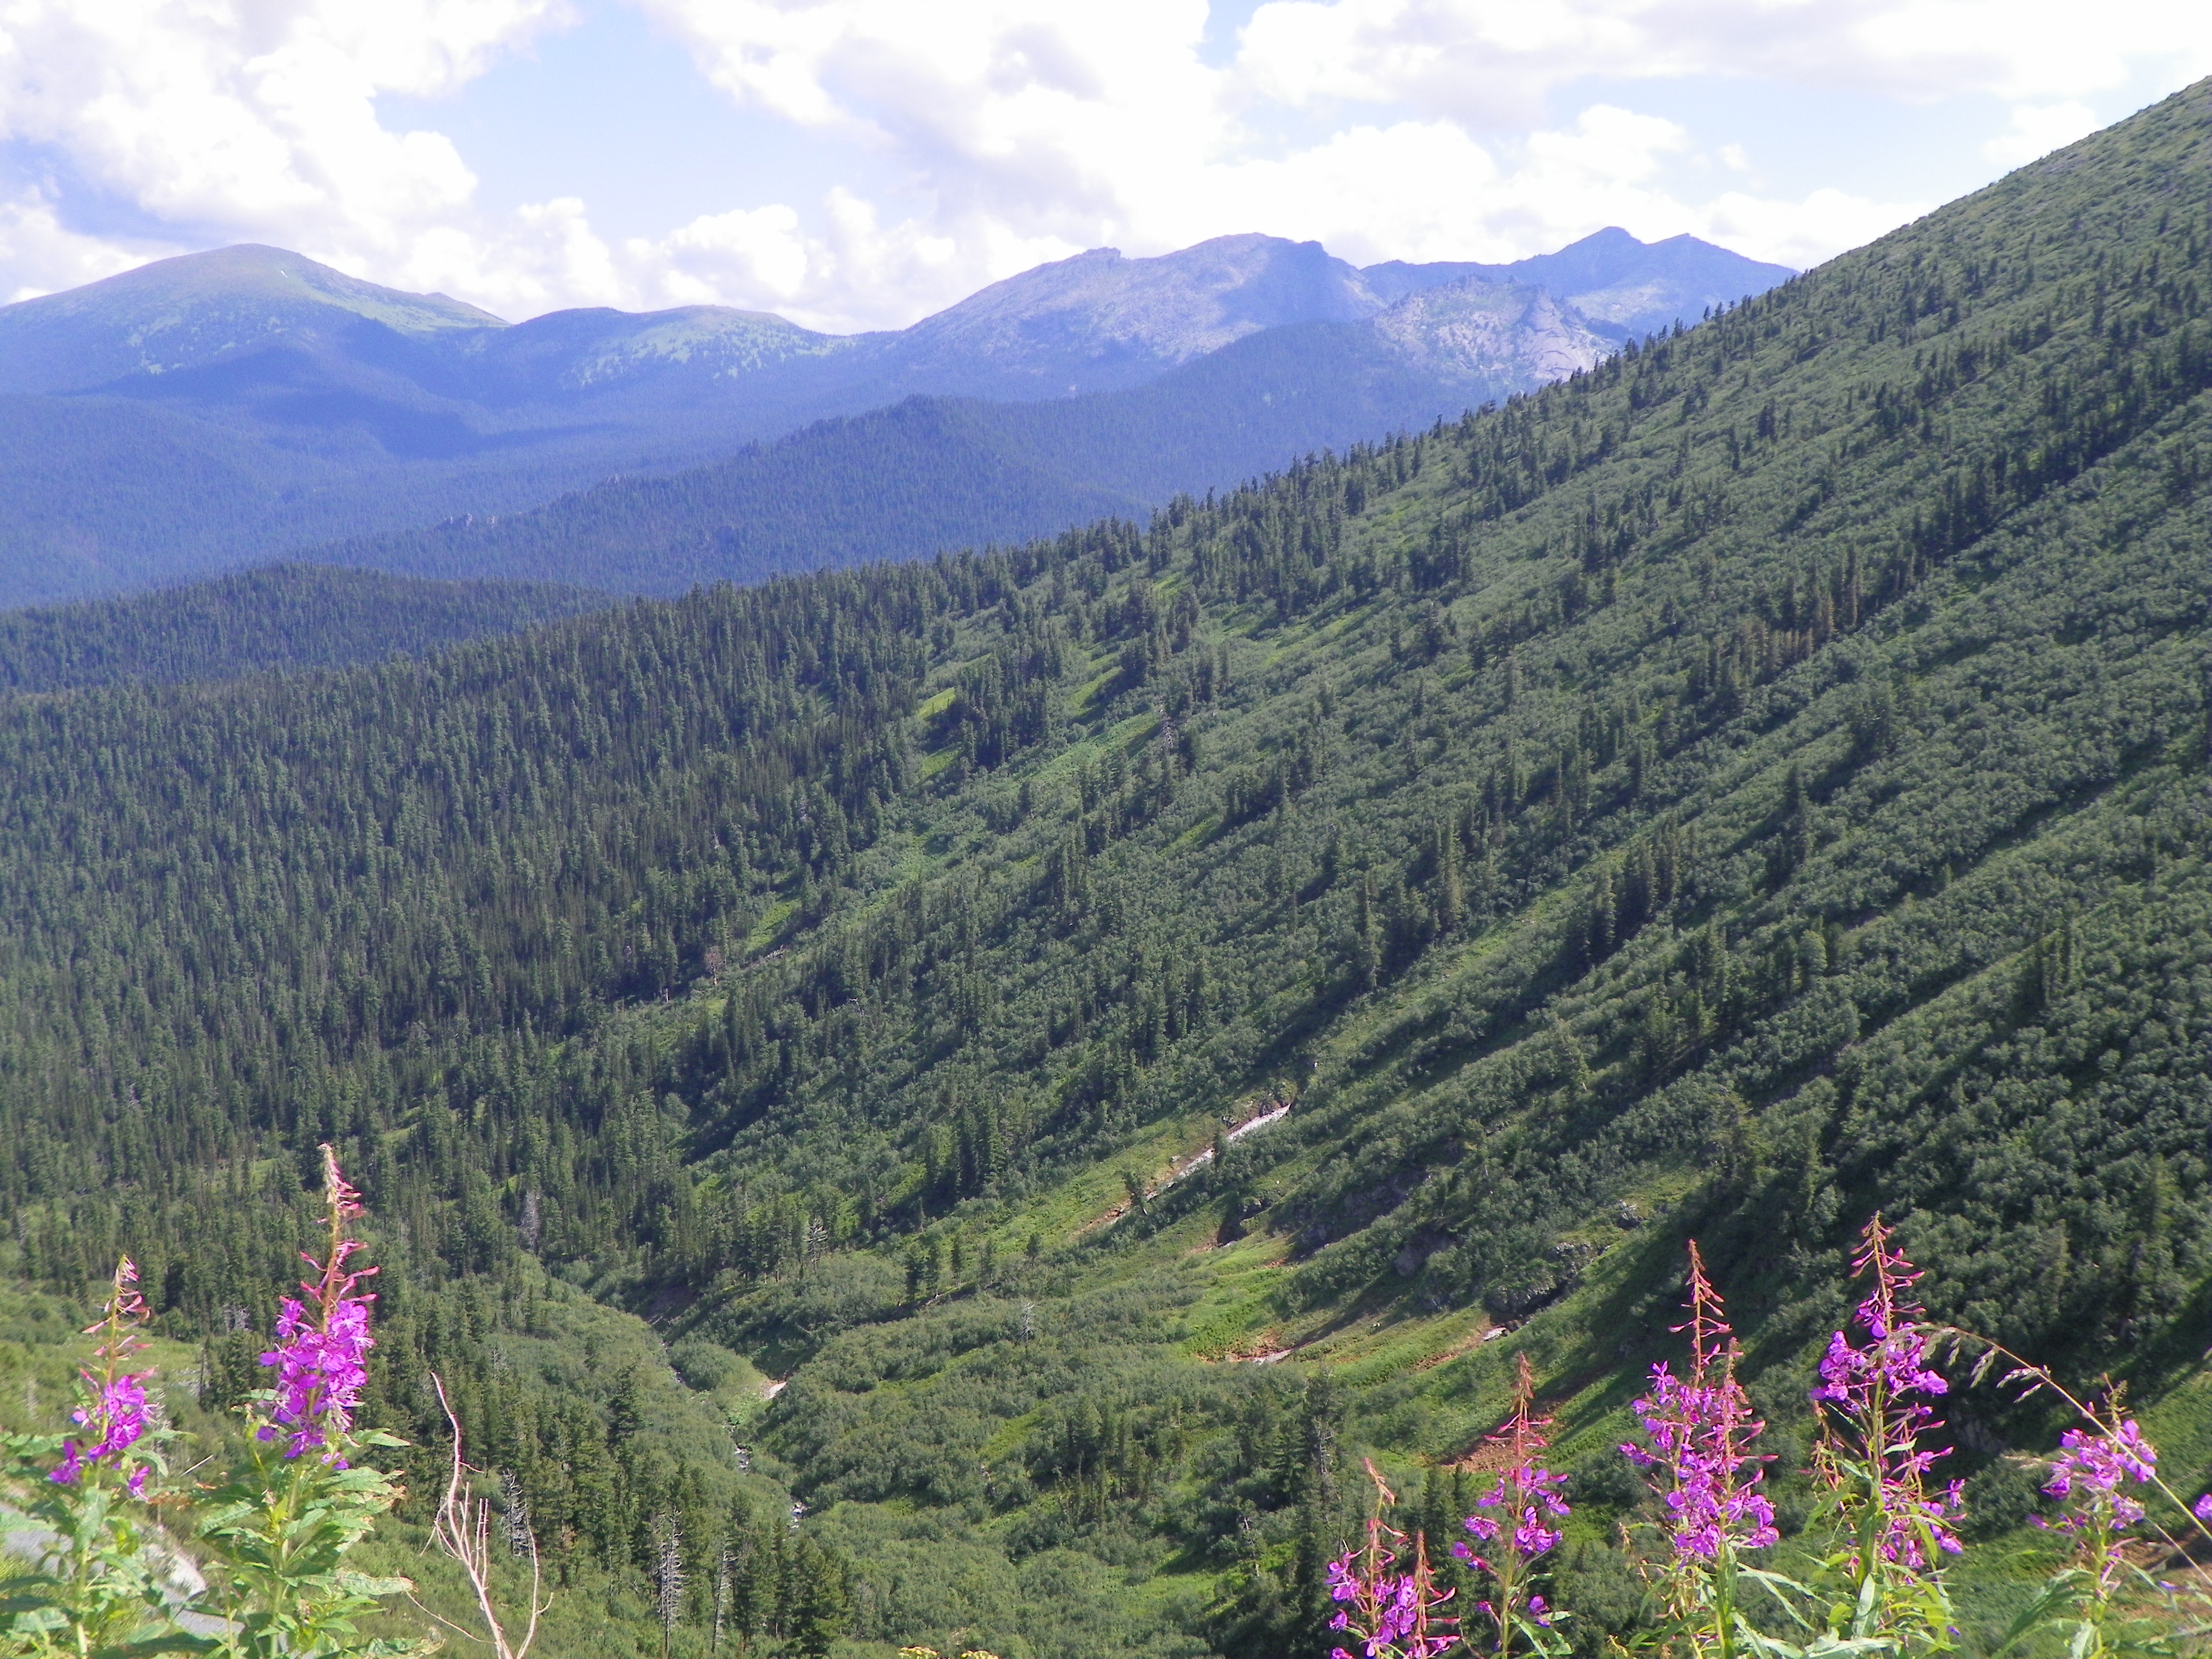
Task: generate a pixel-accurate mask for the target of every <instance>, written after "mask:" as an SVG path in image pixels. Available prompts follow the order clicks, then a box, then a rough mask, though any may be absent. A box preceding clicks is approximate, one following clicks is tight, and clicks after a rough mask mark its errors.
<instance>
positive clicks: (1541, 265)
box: [1359, 225, 1797, 343]
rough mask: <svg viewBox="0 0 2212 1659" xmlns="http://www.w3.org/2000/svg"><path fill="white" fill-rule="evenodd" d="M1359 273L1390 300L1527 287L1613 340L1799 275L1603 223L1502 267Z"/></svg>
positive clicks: (1687, 318) (1684, 239)
mask: <svg viewBox="0 0 2212 1659" xmlns="http://www.w3.org/2000/svg"><path fill="white" fill-rule="evenodd" d="M1359 274H1360V276H1361V277H1362V278H1363V279H1364V281H1365V282H1366V283H1367V284H1368V285H1369V286H1370V288H1371V289H1374V290H1375V292H1376V294H1377V295H1380V296H1381V297H1383V298H1384V299H1388V300H1396V299H1401V298H1402V297H1404V296H1405V295H1408V294H1415V293H1419V291H1421V290H1422V289H1426V288H1434V287H1437V286H1440V285H1441V284H1443V283H1449V282H1458V281H1461V280H1462V279H1464V278H1467V277H1470V276H1472V277H1476V278H1479V279H1480V280H1482V281H1486V282H1508V283H1533V284H1534V285H1535V286H1537V287H1539V288H1541V289H1545V290H1546V291H1547V292H1548V293H1550V294H1552V295H1554V296H1555V297H1557V298H1559V299H1560V300H1563V301H1565V302H1566V303H1568V304H1569V305H1571V306H1572V307H1574V308H1575V309H1576V310H1577V311H1578V312H1580V313H1582V314H1583V316H1584V317H1585V318H1587V319H1589V322H1590V323H1591V325H1593V326H1595V328H1596V329H1597V330H1598V331H1600V332H1601V333H1602V334H1604V335H1605V336H1606V337H1607V338H1609V339H1612V340H1613V341H1615V342H1616V343H1618V342H1622V341H1626V340H1632V339H1638V338H1641V337H1643V336H1644V335H1646V334H1656V333H1657V332H1659V331H1662V330H1663V329H1667V328H1669V327H1671V326H1673V325H1674V323H1676V322H1677V321H1680V322H1683V323H1694V322H1696V321H1698V320H1699V319H1700V318H1701V317H1703V316H1704V315H1705V313H1706V311H1707V310H1709V309H1710V308H1711V307H1715V306H1717V305H1721V304H1723V303H1726V302H1733V301H1737V300H1741V299H1742V298H1743V297H1744V296H1745V295H1750V294H1759V293H1763V292H1765V290H1766V289H1770V288H1772V287H1774V286H1775V285H1776V284H1777V283H1785V282H1787V281H1789V280H1790V278H1791V277H1792V276H1796V274H1797V273H1796V271H1795V270H1791V269H1790V267H1789V266H1787V265H1775V264H1762V263H1761V262H1760V261H1759V260H1756V259H1749V258H1745V257H1744V256H1743V255H1742V254H1741V253H1735V252H1730V251H1729V249H1727V248H1724V247H1717V246H1714V245H1713V244H1712V243H1711V242H1706V241H1701V240H1699V239H1698V238H1697V237H1695V236H1692V235H1689V234H1682V235H1679V236H1669V237H1668V238H1667V239H1666V240H1664V241H1660V242H1644V241H1639V240H1637V238H1636V237H1634V236H1632V235H1631V234H1629V233H1628V232H1627V231H1626V230H1623V229H1622V228H1620V226H1619V225H1607V227H1605V228H1604V229H1602V230H1594V231H1592V232H1591V233H1590V234H1589V235H1587V236H1585V237H1583V238H1582V240H1579V241H1575V242H1570V243H1568V244H1567V246H1565V247H1563V248H1561V249H1560V250H1559V252H1556V253H1539V254H1536V255H1534V256H1533V257H1531V258H1526V259H1515V260H1512V261H1510V263H1508V264H1476V263H1472V262H1459V261H1449V260H1446V261H1438V262H1436V263H1433V264H1407V262H1406V261H1404V260H1402V259H1392V260H1389V261H1387V262H1385V263H1384V264H1376V265H1369V266H1368V267H1366V269H1365V270H1362V271H1361V272H1360V273H1359Z"/></svg>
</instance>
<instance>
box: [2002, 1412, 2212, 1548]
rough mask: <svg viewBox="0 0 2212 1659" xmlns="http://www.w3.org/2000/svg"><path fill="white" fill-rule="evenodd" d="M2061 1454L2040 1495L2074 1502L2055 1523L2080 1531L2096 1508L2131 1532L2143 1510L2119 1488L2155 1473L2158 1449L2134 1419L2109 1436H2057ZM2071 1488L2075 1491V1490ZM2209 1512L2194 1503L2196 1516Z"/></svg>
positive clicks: (2201, 1502)
mask: <svg viewBox="0 0 2212 1659" xmlns="http://www.w3.org/2000/svg"><path fill="white" fill-rule="evenodd" d="M2058 1443H2059V1445H2060V1447H2061V1448H2062V1449H2061V1450H2060V1452H2059V1454H2058V1461H2057V1463H2055V1464H2054V1465H2052V1467H2051V1479H2050V1480H2049V1481H2048V1482H2047V1483H2045V1486H2044V1488H2043V1490H2044V1491H2045V1492H2049V1493H2050V1494H2051V1496H2052V1497H2053V1498H2073V1499H2075V1500H2076V1501H2075V1502H2074V1503H2071V1504H2068V1505H2067V1508H2066V1510H2065V1511H2064V1512H2063V1514H2061V1515H2060V1516H2059V1517H2058V1524H2059V1525H2060V1526H2062V1527H2063V1528H2066V1529H2067V1530H2068V1531H2069V1532H2081V1531H2085V1530H2087V1528H2089V1527H2090V1526H2091V1525H2093V1524H2094V1523H2093V1520H2092V1516H2093V1514H2094V1512H2095V1510H2096V1509H2097V1508H2098V1506H2099V1505H2100V1503H2101V1504H2102V1505H2104V1506H2106V1508H2108V1510H2109V1512H2110V1514H2111V1517H2112V1524H2113V1525H2114V1526H2120V1527H2131V1526H2133V1525H2134V1524H2135V1523H2136V1522H2138V1521H2140V1520H2142V1517H2143V1506H2142V1503H2141V1502H2140V1501H2138V1500H2137V1499H2136V1498H2130V1496H2128V1494H2127V1493H2126V1492H2123V1491H2121V1489H2120V1483H2121V1482H2122V1481H2123V1480H2133V1481H2136V1482H2137V1483H2138V1484H2142V1483H2144V1482H2147V1481H2149V1480H2152V1479H2154V1477H2155V1476H2156V1474H2157V1473H2158V1449H2157V1448H2156V1447H2155V1446H2154V1445H2152V1444H2151V1443H2150V1442H2149V1441H2148V1440H2146V1439H2144V1438H2143V1437H2142V1430H2141V1429H2139V1428H2137V1427H2136V1424H2135V1419H2133V1418H2128V1419H2123V1420H2122V1421H2121V1422H2120V1424H2119V1425H2118V1426H2117V1427H2116V1428H2114V1429H2113V1430H2112V1431H2110V1432H2109V1433H2099V1434H2084V1433H2082V1432H2081V1430H2079V1429H2069V1430H2067V1431H2066V1432H2065V1433H2064V1434H2063V1435H2061V1436H2060V1437H2059V1439H2058ZM2077 1488H2078V1489H2079V1490H2077ZM2208 1507H2212V1498H2199V1499H2197V1512H2198V1513H2199V1514H2200V1515H2201V1514H2202V1513H2203V1510H2205V1509H2207V1508H2208Z"/></svg>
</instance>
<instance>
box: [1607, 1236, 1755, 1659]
mask: <svg viewBox="0 0 2212 1659" xmlns="http://www.w3.org/2000/svg"><path fill="white" fill-rule="evenodd" d="M1689 1291H1690V1294H1689V1302H1688V1307H1689V1310H1690V1317H1689V1319H1688V1321H1687V1322H1685V1323H1683V1324H1680V1325H1677V1326H1676V1327H1674V1328H1675V1329H1676V1330H1678V1331H1687V1332H1688V1333H1689V1335H1690V1368H1689V1374H1688V1375H1687V1376H1675V1375H1674V1372H1673V1371H1672V1370H1670V1369H1669V1368H1668V1366H1667V1365H1665V1364H1658V1365H1655V1366H1653V1367H1652V1369H1651V1391H1650V1394H1649V1395H1647V1396H1646V1397H1644V1399H1641V1400H1638V1401H1637V1402H1636V1405H1635V1411H1636V1414H1637V1415H1638V1417H1639V1418H1640V1419H1643V1423H1644V1434H1645V1436H1646V1437H1647V1438H1648V1440H1649V1442H1650V1444H1649V1445H1648V1446H1639V1445H1635V1444H1629V1445H1624V1446H1623V1447H1621V1452H1622V1454H1623V1455H1625V1456H1626V1457H1627V1458H1628V1460H1629V1461H1630V1462H1632V1463H1634V1464H1635V1465H1636V1466H1637V1467H1638V1468H1641V1469H1643V1470H1644V1471H1645V1473H1646V1474H1647V1476H1648V1477H1649V1479H1650V1485H1651V1489H1652V1491H1653V1492H1655V1493H1656V1494H1657V1496H1658V1498H1659V1499H1660V1502H1661V1504H1662V1505H1663V1506H1664V1509H1665V1516H1664V1518H1663V1519H1662V1521H1661V1522H1659V1527H1660V1529H1661V1531H1662V1533H1663V1534H1665V1537H1666V1541H1667V1546H1668V1557H1667V1559H1665V1560H1664V1561H1662V1562H1660V1563H1657V1564H1655V1565H1653V1566H1652V1567H1651V1568H1650V1571H1649V1576H1650V1577H1651V1578H1652V1579H1653V1580H1654V1581H1655V1582H1656V1586H1657V1588H1658V1589H1659V1591H1660V1593H1661V1595H1662V1597H1663V1599H1664V1601H1665V1603H1666V1607H1667V1612H1668V1620H1669V1622H1670V1623H1671V1624H1672V1626H1674V1630H1675V1632H1677V1633H1678V1634H1679V1636H1680V1638H1681V1639H1682V1640H1683V1641H1685V1642H1686V1643H1687V1644H1688V1645H1689V1648H1690V1650H1691V1651H1692V1653H1694V1654H1697V1655H1699V1656H1711V1659H1735V1656H1736V1655H1737V1654H1739V1653H1741V1652H1743V1651H1745V1650H1747V1649H1749V1650H1757V1651H1763V1650H1765V1649H1766V1648H1768V1647H1769V1646H1771V1644H1767V1643H1766V1642H1765V1639H1764V1638H1760V1637H1759V1635H1758V1632H1756V1631H1754V1630H1753V1627H1752V1626H1751V1625H1750V1623H1749V1622H1748V1620H1747V1619H1746V1618H1745V1616H1744V1613H1743V1610H1742V1605H1741V1595H1740V1591H1741V1586H1742V1581H1743V1580H1745V1579H1747V1578H1749V1579H1753V1580H1755V1581H1759V1582H1768V1581H1770V1580H1771V1575H1767V1574H1763V1573H1757V1572H1754V1571H1752V1570H1751V1569H1749V1568H1747V1567H1746V1566H1745V1565H1743V1563H1742V1559H1741V1558H1742V1556H1743V1553H1745V1552H1746V1551H1747V1550H1755V1549H1764V1548H1765V1547H1767V1546H1768V1545H1770V1544H1771V1543H1773V1542H1774V1541H1775V1539H1776V1537H1777V1534H1776V1532H1775V1529H1774V1506H1773V1505H1772V1504H1771V1503H1769V1502H1768V1501H1767V1498H1766V1496H1765V1493H1764V1492H1761V1491H1760V1490H1759V1486H1760V1481H1761V1480H1762V1478H1763V1477H1764V1475H1765V1468H1764V1467H1763V1463H1764V1460H1763V1459H1762V1458H1761V1457H1759V1455H1757V1454H1755V1453H1754V1452H1753V1450H1752V1449H1751V1448H1752V1444H1753V1442H1754V1441H1756V1440H1757V1439H1758V1437H1759V1435H1760V1434H1761V1433H1763V1432H1764V1431H1765V1427H1766V1425H1765V1424H1764V1423H1762V1422H1760V1421H1759V1419H1758V1418H1757V1417H1755V1416H1753V1413H1752V1408H1751V1401H1750V1399H1749V1398H1748V1396H1747V1395H1745V1393H1744V1391H1743V1388H1742V1385H1741V1383H1738V1382H1737V1381H1736V1376H1735V1371H1736V1362H1737V1359H1738V1357H1739V1350H1738V1348H1737V1346H1736V1341H1735V1334H1734V1332H1733V1331H1732V1330H1731V1328H1729V1322H1728V1319H1727V1310H1726V1309H1725V1308H1724V1307H1723V1305H1722V1303H1721V1297H1720V1292H1719V1291H1716V1290H1715V1289H1714V1288H1713V1285H1712V1281H1711V1279H1707V1278H1706V1277H1705V1260H1704V1258H1703V1257H1702V1256H1701V1255H1699V1252H1698V1246H1697V1243H1696V1241H1695V1240H1692V1241H1691V1243H1690V1283H1689Z"/></svg>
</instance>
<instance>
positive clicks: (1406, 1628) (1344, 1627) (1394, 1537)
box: [1328, 1461, 1460, 1659]
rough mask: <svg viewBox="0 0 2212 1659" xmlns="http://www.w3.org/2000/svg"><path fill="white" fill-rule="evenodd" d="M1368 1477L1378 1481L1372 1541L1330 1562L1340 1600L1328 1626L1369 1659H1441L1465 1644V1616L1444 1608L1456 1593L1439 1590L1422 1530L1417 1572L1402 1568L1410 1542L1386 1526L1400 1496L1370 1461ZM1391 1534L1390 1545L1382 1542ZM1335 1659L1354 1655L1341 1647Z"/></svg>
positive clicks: (1332, 1587) (1334, 1594) (1417, 1537)
mask: <svg viewBox="0 0 2212 1659" xmlns="http://www.w3.org/2000/svg"><path fill="white" fill-rule="evenodd" d="M1367 1478H1368V1479H1369V1480H1372V1481H1373V1482H1374V1483H1375V1512H1374V1514H1373V1515H1371V1516H1369V1517H1368V1522H1367V1544H1366V1547H1364V1549H1361V1550H1359V1551H1358V1552H1356V1553H1355V1552H1353V1551H1351V1550H1346V1552H1345V1553H1343V1554H1342V1555H1340V1556H1339V1557H1338V1558H1337V1559H1335V1560H1334V1561H1332V1562H1330V1563H1329V1564H1328V1595H1329V1600H1330V1601H1334V1602H1336V1603H1337V1604H1338V1612H1337V1613H1336V1616H1335V1617H1334V1618H1333V1619H1331V1620H1329V1621H1328V1627H1329V1628H1330V1629H1331V1630H1335V1631H1343V1632H1346V1633H1347V1634H1349V1635H1350V1636H1352V1638H1354V1639H1355V1640H1357V1641H1358V1643H1359V1644H1360V1653H1361V1654H1362V1655H1364V1656H1365V1659H1435V1656H1436V1655H1437V1654H1441V1653H1448V1652H1449V1651H1450V1650H1452V1649H1453V1648H1455V1647H1456V1646H1458V1645H1459V1639H1460V1638H1459V1634H1458V1632H1457V1631H1456V1630H1455V1628H1454V1627H1455V1626H1457V1624H1458V1623H1459V1620H1457V1619H1456V1618H1453V1617H1451V1616H1449V1615H1448V1614H1446V1613H1444V1612H1443V1607H1444V1606H1445V1604H1446V1603H1447V1602H1449V1601H1450V1600H1451V1599H1452V1595H1453V1592H1452V1591H1450V1590H1448V1589H1438V1588H1437V1580H1436V1573H1435V1571H1434V1570H1433V1569H1431V1567H1430V1565H1429V1543H1428V1540H1427V1539H1426V1538H1425V1537H1424V1536H1423V1535H1422V1534H1420V1533H1418V1532H1416V1533H1415V1534H1413V1539H1412V1544H1413V1566H1412V1570H1411V1571H1407V1572H1400V1571H1397V1567H1398V1563H1399V1561H1400V1559H1401V1550H1402V1548H1403V1547H1404V1546H1405V1545H1406V1543H1407V1537H1406V1534H1404V1533H1402V1532H1400V1531H1399V1530H1398V1529H1397V1528H1395V1527H1389V1526H1385V1525H1384V1524H1383V1510H1386V1509H1389V1508H1390V1507H1391V1506H1392V1505H1394V1504H1396V1503H1397V1501H1398V1494H1397V1493H1395V1492H1392V1491H1391V1490H1390V1488H1389V1486H1387V1485H1386V1484H1385V1483H1384V1481H1383V1477H1382V1475H1381V1474H1379V1473H1377V1472H1376V1468H1375V1465H1374V1463H1373V1462H1372V1461H1370V1462H1368V1463H1367ZM1386 1537H1388V1538H1389V1539H1390V1540H1391V1541H1392V1542H1391V1543H1390V1544H1385V1543H1384V1542H1383V1540H1384V1538H1386ZM1394 1546H1395V1547H1394ZM1330 1659H1352V1655H1351V1654H1350V1653H1349V1652H1348V1651H1347V1650H1345V1649H1343V1648H1336V1649H1333V1650H1331V1652H1330Z"/></svg>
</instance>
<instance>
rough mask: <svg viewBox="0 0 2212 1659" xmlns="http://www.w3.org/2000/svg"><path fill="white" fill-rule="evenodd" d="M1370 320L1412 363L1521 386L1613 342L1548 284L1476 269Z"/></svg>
mask: <svg viewBox="0 0 2212 1659" xmlns="http://www.w3.org/2000/svg"><path fill="white" fill-rule="evenodd" d="M1371 326H1372V327H1373V328H1374V330H1375V331H1376V334H1377V335H1378V336H1379V337H1381V338H1383V340H1385V341H1387V342H1388V343H1389V344H1390V345H1391V346H1392V347H1393V348H1395V349H1396V350H1398V351H1399V352H1400V353H1401V354H1402V355H1403V356H1404V357H1405V358H1406V360H1407V362H1410V363H1412V364H1413V365H1414V366H1416V367H1417V368H1421V369H1424V370H1425V371H1427V372H1428V373H1430V374H1435V375H1437V376H1438V377H1439V378H1441V379H1450V380H1474V381H1481V382H1485V383H1488V384H1491V385H1504V386H1513V387H1516V388H1517V387H1520V386H1541V385H1543V384H1545V383H1546V382H1547V381H1551V380H1565V378H1566V377H1567V376H1568V375H1570V374H1575V373H1577V371H1578V370H1581V369H1585V368H1594V367H1595V366H1596V365H1597V364H1598V363H1600V362H1602V361H1604V359H1605V358H1606V357H1607V356H1609V355H1610V354H1611V353H1612V351H1613V349H1614V348H1613V342H1612V341H1610V340H1607V339H1606V338H1604V337H1602V336H1601V335H1599V334H1597V333H1595V332H1594V331H1592V330H1591V328H1590V327H1589V324H1588V323H1587V322H1586V321H1585V320H1584V319H1583V317H1582V316H1581V315H1580V314H1579V313H1577V312H1576V311H1575V310H1574V309H1573V308H1572V307H1568V306H1565V305H1562V304H1561V303H1560V302H1559V301H1557V300H1555V299H1553V297H1552V296H1551V295H1548V294H1547V293H1545V292H1544V290H1543V289H1539V288H1528V287H1525V286H1523V285H1522V284H1520V283H1494V282H1487V281H1485V280H1484V279H1482V278H1480V277H1476V276H1463V277H1462V278H1460V279H1459V280H1458V281H1457V282H1454V283H1445V284H1443V286H1442V287H1440V288H1432V289H1425V290H1424V291H1422V292H1420V293H1417V294H1411V295H1407V296H1406V298H1404V299H1402V300H1401V301H1398V302H1397V303H1396V304H1395V305H1394V306H1392V307H1389V309H1388V310H1386V311H1384V312H1383V313H1380V314H1378V315H1377V316H1376V318H1375V319H1374V322H1373V324H1372V325H1371Z"/></svg>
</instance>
